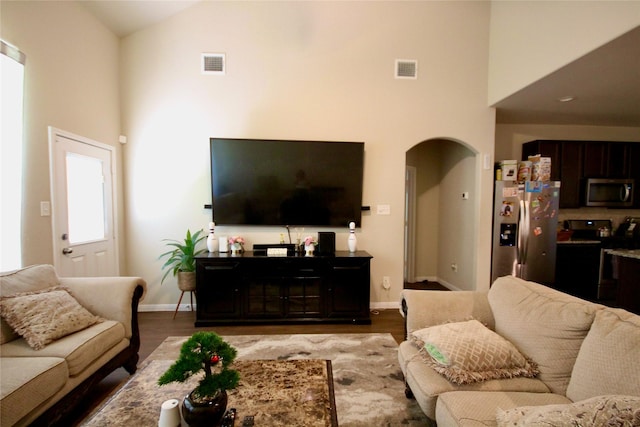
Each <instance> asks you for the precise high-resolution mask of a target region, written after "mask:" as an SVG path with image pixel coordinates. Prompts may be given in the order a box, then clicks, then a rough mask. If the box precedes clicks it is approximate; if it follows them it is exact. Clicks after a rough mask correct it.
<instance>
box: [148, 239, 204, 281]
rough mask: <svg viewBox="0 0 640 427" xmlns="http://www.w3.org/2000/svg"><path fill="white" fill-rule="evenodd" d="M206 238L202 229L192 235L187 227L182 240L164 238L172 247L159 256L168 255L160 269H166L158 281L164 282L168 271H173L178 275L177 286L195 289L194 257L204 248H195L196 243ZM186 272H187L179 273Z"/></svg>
mask: <svg viewBox="0 0 640 427" xmlns="http://www.w3.org/2000/svg"><path fill="white" fill-rule="evenodd" d="M205 238H206V236H205V235H203V234H202V230H198V231H196V232H195V233H193V235H192V234H191V231H190V230H188V229H187V235H186V237H185V239H184V241H183V242H180V241H178V240H173V239H164V241H167V242H169V243H167V246H170V247H172V248H173V249H172V250H170V251H168V252H165V253H163V254H162V255H160V257H159V258H162V257H165V256H168V257H169V258H168V259H167V261H166V262H165V263H164V265H163V266H162V269H163V270H164V269H166V270H167V271H165V273H164V275H163V276H162V280H161V281H160V283H161V284H162V283H164V280H165V279H166V278H167V276H168V275H169V273H173V275H174V276H177V277H178V287H179V288H180V290H181V291H183V292H191V291H193V290H195V271H196V260H195V257H196V256H197V255H200V254H201V253H203V252H204V251H205V249H196V248H197V246H198V243H200V242H202V241H203V240H204V239H205ZM181 273H188V274H181Z"/></svg>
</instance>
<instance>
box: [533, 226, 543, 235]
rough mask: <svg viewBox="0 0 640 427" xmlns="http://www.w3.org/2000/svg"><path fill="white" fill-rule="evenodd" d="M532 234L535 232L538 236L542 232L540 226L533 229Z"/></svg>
mask: <svg viewBox="0 0 640 427" xmlns="http://www.w3.org/2000/svg"><path fill="white" fill-rule="evenodd" d="M533 234H535V235H536V236H539V235H541V234H542V227H536V228H534V229H533Z"/></svg>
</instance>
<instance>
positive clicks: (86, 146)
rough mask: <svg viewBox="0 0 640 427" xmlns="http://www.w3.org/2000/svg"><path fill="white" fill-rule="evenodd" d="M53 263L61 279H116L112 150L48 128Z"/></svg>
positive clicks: (117, 272)
mask: <svg viewBox="0 0 640 427" xmlns="http://www.w3.org/2000/svg"><path fill="white" fill-rule="evenodd" d="M49 150H50V168H51V201H52V212H51V213H52V222H53V250H54V257H53V259H54V265H55V267H56V270H57V272H58V274H59V275H60V276H66V277H78V276H117V275H118V274H119V271H118V270H119V269H118V257H117V246H116V242H115V238H116V236H115V230H116V227H115V215H114V212H115V209H114V202H113V201H114V188H115V186H114V170H115V158H114V148H113V147H111V146H108V145H105V144H101V143H99V142H96V141H91V140H89V139H87V138H83V137H80V136H77V135H73V134H70V133H68V132H64V131H61V130H59V129H55V128H49Z"/></svg>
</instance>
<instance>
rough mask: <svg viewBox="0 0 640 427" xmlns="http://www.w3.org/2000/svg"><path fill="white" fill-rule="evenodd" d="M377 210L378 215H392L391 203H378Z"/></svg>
mask: <svg viewBox="0 0 640 427" xmlns="http://www.w3.org/2000/svg"><path fill="white" fill-rule="evenodd" d="M376 212H377V213H378V215H391V205H378V206H377V209H376Z"/></svg>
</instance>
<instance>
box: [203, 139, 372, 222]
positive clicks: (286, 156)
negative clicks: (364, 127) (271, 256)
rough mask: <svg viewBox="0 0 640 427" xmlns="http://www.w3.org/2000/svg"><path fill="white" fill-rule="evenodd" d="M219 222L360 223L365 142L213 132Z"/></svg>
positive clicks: (214, 196)
mask: <svg viewBox="0 0 640 427" xmlns="http://www.w3.org/2000/svg"><path fill="white" fill-rule="evenodd" d="M210 143H211V192H212V210H213V220H214V221H215V222H216V224H219V225H274V226H275V225H278V226H285V225H290V226H319V227H323V226H325V227H348V224H349V222H351V221H354V222H355V223H356V225H357V226H360V219H361V209H362V180H363V168H364V143H363V142H329V141H285V140H267V139H233V138H211V139H210Z"/></svg>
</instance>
